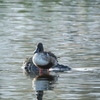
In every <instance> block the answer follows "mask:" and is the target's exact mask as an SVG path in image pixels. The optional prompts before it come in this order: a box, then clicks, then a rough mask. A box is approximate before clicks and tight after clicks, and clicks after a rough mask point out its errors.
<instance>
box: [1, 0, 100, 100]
mask: <svg viewBox="0 0 100 100" xmlns="http://www.w3.org/2000/svg"><path fill="white" fill-rule="evenodd" d="M37 1H38V2H37ZM38 42H42V43H43V44H44V48H45V49H46V50H49V51H52V52H53V53H54V54H55V55H57V56H58V57H60V58H59V63H61V64H64V65H68V66H70V67H71V68H72V71H70V72H68V73H59V78H58V82H57V84H56V87H55V88H54V90H53V91H45V93H44V97H43V100H100V0H13V1H12V0H0V100H36V96H35V92H34V90H33V89H32V86H31V85H32V83H31V80H30V79H28V78H26V77H24V76H23V74H22V70H21V66H22V62H23V60H24V59H25V58H26V57H29V56H32V54H33V51H34V49H35V47H36V44H37V43H38Z"/></svg>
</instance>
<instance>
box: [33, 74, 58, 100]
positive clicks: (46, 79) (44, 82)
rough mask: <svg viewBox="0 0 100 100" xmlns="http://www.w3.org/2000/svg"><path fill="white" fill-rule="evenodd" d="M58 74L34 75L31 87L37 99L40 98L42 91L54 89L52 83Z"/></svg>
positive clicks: (40, 99) (39, 99)
mask: <svg viewBox="0 0 100 100" xmlns="http://www.w3.org/2000/svg"><path fill="white" fill-rule="evenodd" d="M57 79H58V76H54V75H49V74H41V75H38V76H36V77H35V78H34V79H33V81H32V87H33V88H34V90H35V91H36V95H37V100H42V97H43V93H44V92H43V91H45V90H52V89H54V84H55V82H56V81H57Z"/></svg>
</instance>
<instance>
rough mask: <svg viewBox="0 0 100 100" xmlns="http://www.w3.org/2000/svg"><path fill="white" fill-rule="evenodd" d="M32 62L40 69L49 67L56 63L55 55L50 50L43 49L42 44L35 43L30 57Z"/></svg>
mask: <svg viewBox="0 0 100 100" xmlns="http://www.w3.org/2000/svg"><path fill="white" fill-rule="evenodd" d="M32 62H33V64H34V65H35V66H36V67H38V68H39V69H40V72H41V71H42V69H50V68H51V67H54V66H56V65H57V64H58V60H57V57H56V56H55V55H54V54H53V53H52V52H47V51H44V47H43V44H42V43H41V42H40V43H38V44H37V48H36V50H35V52H34V55H33V57H32Z"/></svg>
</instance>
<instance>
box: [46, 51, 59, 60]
mask: <svg viewBox="0 0 100 100" xmlns="http://www.w3.org/2000/svg"><path fill="white" fill-rule="evenodd" d="M48 54H49V55H50V56H52V57H54V58H55V59H56V60H57V57H56V56H55V55H54V54H53V53H52V52H48Z"/></svg>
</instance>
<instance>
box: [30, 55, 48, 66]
mask: <svg viewBox="0 0 100 100" xmlns="http://www.w3.org/2000/svg"><path fill="white" fill-rule="evenodd" d="M32 60H33V63H34V64H35V65H41V66H44V65H47V64H48V63H49V57H48V55H44V53H36V54H34V56H33V59H32Z"/></svg>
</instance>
